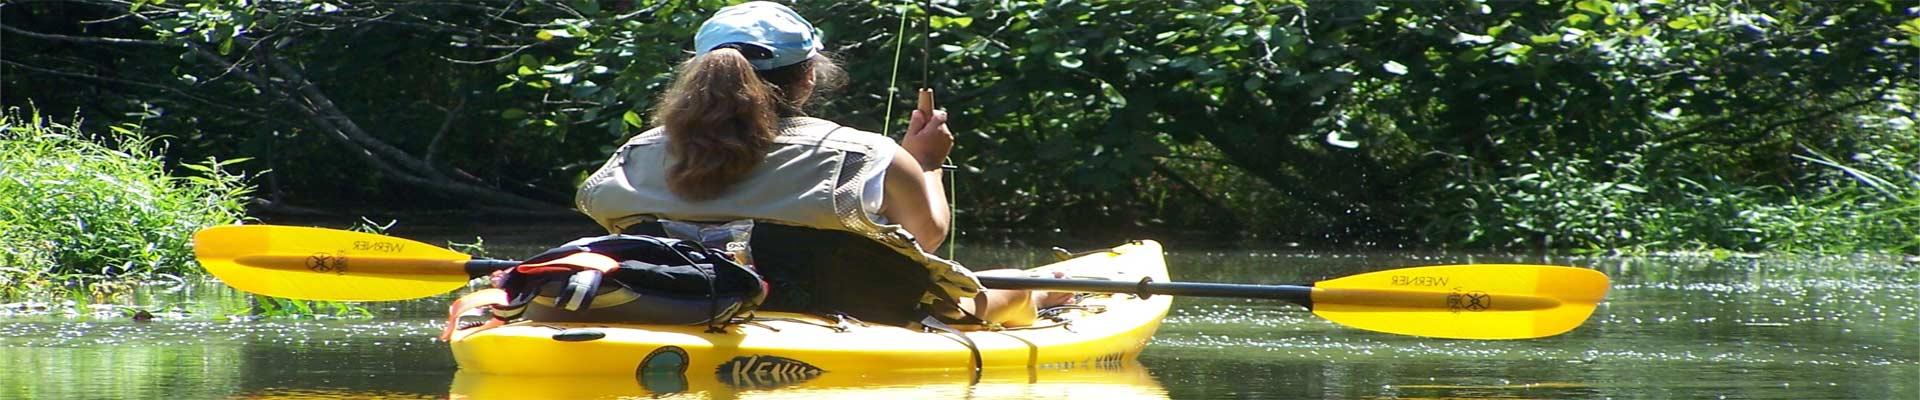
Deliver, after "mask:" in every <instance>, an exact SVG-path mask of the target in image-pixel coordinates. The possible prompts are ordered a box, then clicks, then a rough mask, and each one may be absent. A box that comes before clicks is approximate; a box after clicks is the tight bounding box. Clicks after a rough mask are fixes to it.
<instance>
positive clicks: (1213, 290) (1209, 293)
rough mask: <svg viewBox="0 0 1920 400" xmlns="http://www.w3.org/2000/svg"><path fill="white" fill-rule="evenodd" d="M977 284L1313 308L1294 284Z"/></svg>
mask: <svg viewBox="0 0 1920 400" xmlns="http://www.w3.org/2000/svg"><path fill="white" fill-rule="evenodd" d="M979 278H980V284H981V285H982V286H986V287H989V288H994V289H1029V290H1050V291H1061V292H1094V293H1124V294H1133V295H1137V296H1141V297H1146V296H1150V295H1156V294H1157V295H1168V296H1191V297H1231V298H1241V299H1268V300H1283V301H1287V302H1291V303H1294V304H1299V305H1302V306H1307V307H1308V308H1312V307H1313V288H1312V287H1308V286H1297V285H1246V284H1237V283H1195V282H1153V281H1149V280H1142V281H1135V282H1129V281H1110V280H1097V279H1055V278H1024V277H1011V276H981V277H979Z"/></svg>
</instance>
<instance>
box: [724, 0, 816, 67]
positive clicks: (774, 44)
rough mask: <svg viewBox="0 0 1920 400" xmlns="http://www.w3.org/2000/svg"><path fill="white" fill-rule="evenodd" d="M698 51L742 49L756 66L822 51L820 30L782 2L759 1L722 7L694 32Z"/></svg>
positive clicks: (773, 64)
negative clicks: (698, 30)
mask: <svg viewBox="0 0 1920 400" xmlns="http://www.w3.org/2000/svg"><path fill="white" fill-rule="evenodd" d="M693 47H694V52H695V54H707V52H710V51H713V49H717V48H733V49H738V50H739V51H740V54H742V55H746V56H747V61H748V62H750V63H752V64H753V69H755V70H761V71H765V70H769V69H774V68H780V67H785V66H788V65H793V64H796V63H799V62H801V61H806V60H808V59H812V58H813V57H814V56H817V55H820V50H821V49H823V48H824V47H822V46H821V45H820V30H818V29H814V27H813V24H812V23H809V22H807V19H806V18H801V17H800V14H799V13H796V12H793V9H791V8H787V6H784V5H780V4H779V3H773V2H766V1H755V2H749V3H741V4H736V5H732V6H728V7H726V8H722V9H720V12H716V13H713V17H712V18H707V22H704V23H701V24H700V32H699V33H695V34H694V35H693Z"/></svg>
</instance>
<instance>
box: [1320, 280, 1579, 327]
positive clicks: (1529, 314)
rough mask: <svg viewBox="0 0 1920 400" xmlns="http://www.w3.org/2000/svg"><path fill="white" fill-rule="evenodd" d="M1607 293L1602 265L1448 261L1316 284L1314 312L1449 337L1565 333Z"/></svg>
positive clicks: (1336, 319) (1348, 322) (1360, 324)
mask: <svg viewBox="0 0 1920 400" xmlns="http://www.w3.org/2000/svg"><path fill="white" fill-rule="evenodd" d="M1606 294H1607V276H1606V275H1605V274H1601V273H1600V272H1599V271H1594V270H1590V269H1583V268H1573V267H1557V266H1544V265H1504V264H1479V265H1447V266H1437V267H1417V268H1404V269H1395V270H1388V271H1379V272H1372V273H1366V274H1360V275H1354V276H1349V277H1344V278H1340V279H1334V280H1329V281H1324V282H1319V283H1315V284H1314V291H1313V313H1314V314H1318V315H1320V316H1321V317H1324V318H1326V319H1327V320H1330V321H1333V322H1336V323H1340V324H1343V325H1347V326H1352V327H1355V328H1360V329H1366V330H1372V331H1379V332H1387V333H1395V334H1402V335H1416V336H1429V337H1439V338H1451V339H1528V338H1538V337H1547V336H1553V335H1558V334H1561V333H1565V332H1567V331H1569V330H1573V328H1575V327H1578V326H1580V324H1581V323H1583V322H1585V321H1586V320H1587V317H1588V316H1589V315H1592V314H1593V309H1594V307H1595V306H1596V305H1598V304H1599V302H1600V299H1601V298H1602V297H1605V296H1606Z"/></svg>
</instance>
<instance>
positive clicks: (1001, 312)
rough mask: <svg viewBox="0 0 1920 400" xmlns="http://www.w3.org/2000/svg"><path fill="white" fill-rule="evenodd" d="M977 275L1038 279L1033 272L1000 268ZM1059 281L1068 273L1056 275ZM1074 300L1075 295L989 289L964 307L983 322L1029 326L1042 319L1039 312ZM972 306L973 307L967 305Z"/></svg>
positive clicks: (963, 305) (962, 305) (981, 292)
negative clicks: (1042, 308)
mask: <svg viewBox="0 0 1920 400" xmlns="http://www.w3.org/2000/svg"><path fill="white" fill-rule="evenodd" d="M975 274H977V275H986V276H1034V274H1033V273H1031V272H1028V271H1025V270H1019V269H996V270H987V271H980V272H977V273H975ZM1053 275H1054V277H1055V278H1059V277H1062V276H1063V275H1064V274H1061V273H1058V272H1055V273H1054V274H1053ZM1072 298H1073V294H1072V293H1065V292H1041V291H1033V290H1002V289H987V290H982V291H980V295H979V296H975V297H974V298H973V299H972V300H973V301H971V302H968V301H964V300H963V301H962V302H961V303H963V304H961V305H960V306H961V307H963V308H964V309H967V310H972V311H973V315H976V316H979V317H980V319H983V320H987V321H992V322H994V323H998V324H1000V325H1001V326H1009V327H1013V326H1028V325H1033V322H1034V320H1037V319H1039V315H1038V313H1037V311H1036V310H1037V309H1038V308H1041V307H1052V306H1057V305H1061V304H1065V303H1066V302H1068V301H1070V300H1071V299H1072ZM965 303H972V304H965Z"/></svg>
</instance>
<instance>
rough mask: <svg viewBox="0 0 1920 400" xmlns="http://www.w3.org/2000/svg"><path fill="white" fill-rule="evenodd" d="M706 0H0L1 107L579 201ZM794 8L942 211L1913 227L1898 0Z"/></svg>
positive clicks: (1332, 222)
mask: <svg viewBox="0 0 1920 400" xmlns="http://www.w3.org/2000/svg"><path fill="white" fill-rule="evenodd" d="M728 3H729V2H725V1H688V0H654V1H648V0H623V1H584V0H581V1H498V0H482V1H234V0H202V1H181V0H172V1H150V0H136V1H120V0H33V1H8V2H4V3H0V85H4V86H3V88H0V109H9V110H16V111H9V112H10V113H18V112H20V111H17V110H19V109H33V110H38V112H39V113H41V114H45V115H50V116H57V117H66V116H71V117H72V118H73V119H77V120H79V121H81V122H80V125H81V126H80V128H81V129H80V130H82V131H104V130H105V129H89V128H88V127H89V126H92V127H107V126H118V125H123V124H137V125H140V126H142V127H144V129H142V130H140V132H144V135H149V136H152V137H153V138H152V139H153V140H157V141H159V142H161V143H165V147H164V153H163V154H164V156H165V158H166V160H168V162H169V163H170V164H171V165H177V166H184V165H214V166H218V167H219V168H224V169H227V170H229V172H231V173H233V174H240V175H246V176H252V177H253V178H252V183H253V184H255V185H257V186H258V190H257V191H256V192H255V194H256V196H257V201H256V202H255V205H256V210H258V211H257V212H260V213H305V212H319V213H323V214H331V215H338V216H360V215H373V214H384V213H405V212H418V213H425V214H433V215H441V214H443V213H445V212H447V211H454V210H457V211H461V215H463V217H462V218H495V217H499V216H520V217H533V218H558V219H570V218H577V217H573V216H570V213H569V212H568V211H567V208H568V207H570V205H571V203H572V193H573V187H574V185H575V184H576V183H577V182H578V181H579V180H580V179H581V178H582V177H583V176H584V175H585V174H586V173H588V172H590V171H591V169H592V168H594V167H597V166H598V165H599V164H600V163H601V162H602V161H604V160H605V157H606V156H607V154H609V153H610V152H611V151H612V149H613V147H614V146H615V145H617V144H618V143H620V142H621V141H622V140H623V139H624V138H625V137H626V136H627V135H630V134H632V133H634V132H638V131H639V130H641V129H642V128H643V127H646V126H648V125H649V122H648V121H646V120H644V119H643V116H645V115H647V113H646V109H647V108H648V107H649V106H651V105H652V103H653V96H655V95H656V93H658V91H659V90H660V89H661V88H662V87H663V86H664V85H665V84H666V82H667V78H668V74H669V73H670V71H671V68H672V66H673V65H675V64H676V63H677V62H679V61H680V60H684V59H685V57H687V51H688V50H690V49H688V46H690V45H691V44H690V42H691V37H692V32H693V29H694V28H695V27H697V26H698V24H699V23H700V22H701V21H702V20H703V19H704V18H705V16H707V15H708V14H709V13H711V11H712V10H714V9H717V8H718V7H721V6H724V5H726V4H728ZM796 7H797V8H798V9H799V10H800V11H801V13H802V14H803V15H806V16H808V17H810V18H811V19H812V20H813V21H814V22H815V23H816V24H817V25H818V26H819V27H820V28H821V30H822V31H823V32H824V33H825V35H826V37H827V39H828V43H829V46H828V47H829V49H830V50H832V51H834V52H835V53H836V54H837V56H838V57H839V58H840V59H841V60H843V65H844V66H845V67H846V69H847V70H848V72H849V74H850V75H851V78H852V79H850V84H849V85H848V86H847V87H846V88H844V89H843V90H842V91H841V92H840V93H839V94H837V95H835V96H832V97H833V98H834V99H833V100H832V101H830V102H828V103H827V104H825V105H824V106H823V107H822V108H821V109H820V110H819V111H818V114H819V115H821V116H823V117H827V118H829V119H834V120H837V121H840V122H842V123H845V124H848V125H852V126H855V127H860V128H863V129H867V130H874V131H879V130H882V128H883V127H886V126H889V124H888V123H887V121H886V120H887V119H888V116H889V115H891V116H892V119H893V120H894V121H893V123H892V124H890V126H893V127H896V128H895V129H893V130H898V128H897V127H899V126H901V125H902V122H903V121H904V117H902V113H903V112H904V110H906V109H907V108H910V107H911V105H910V102H911V98H910V96H896V95H891V94H890V93H891V92H890V91H889V89H890V87H889V82H893V81H894V80H893V77H894V76H895V74H896V73H897V74H898V75H899V76H900V79H898V82H897V83H895V84H893V86H892V87H893V88H899V89H902V92H901V93H910V90H911V88H913V87H917V86H919V85H920V77H921V75H922V71H921V68H920V65H921V62H922V60H921V58H920V54H921V51H922V46H929V45H930V46H931V47H927V48H925V50H926V53H927V54H929V55H930V57H929V59H927V60H926V62H927V63H928V67H927V68H926V72H925V74H926V75H927V76H928V79H927V80H928V83H930V84H931V85H932V86H933V87H935V88H937V89H938V90H939V91H940V93H941V97H940V103H941V106H942V107H944V108H947V109H948V110H950V111H951V112H952V113H953V114H954V115H955V118H954V122H953V124H954V129H955V132H957V133H958V134H959V136H960V137H959V141H960V143H959V147H958V149H957V150H956V152H955V154H954V159H953V162H954V163H955V164H958V165H960V166H961V167H962V171H960V172H959V173H957V174H955V175H954V176H956V178H955V179H956V180H957V181H958V188H957V189H958V190H957V193H956V199H957V201H956V202H957V204H958V206H959V211H958V212H959V215H958V217H957V218H958V219H959V221H960V228H961V229H963V230H965V231H966V232H968V234H969V235H979V236H981V237H994V236H1011V235H1016V234H1022V233H1028V232H1042V233H1046V234H1055V235H1072V236H1079V237H1087V238H1120V237H1132V236H1140V235H1159V236H1178V237H1183V238H1200V239H1209V240H1229V241H1245V240H1251V241H1262V242H1298V243H1304V244H1307V245H1312V246H1414V247H1448V248H1510V249H1511V248H1522V249H1534V248H1547V249H1574V250H1612V249H1647V250H1667V249H1678V250H1697V249H1726V250H1742V251H1809V252H1852V251H1863V250H1888V251H1899V252H1906V253H1920V128H1916V127H1915V120H1916V119H1920V111H1916V110H1915V109H1914V107H1915V105H1916V104H1920V101H1916V100H1920V92H1916V90H1917V89H1920V87H1916V82H1920V79H1916V78H1917V77H1920V75H1917V74H1920V71H1916V63H1920V9H1917V8H1916V7H1920V6H1917V5H1916V3H1915V2H1913V1H1891V0H1871V1H1847V2H1829V1H1799V2H1795V1H1782V2H1724V1H1677V0H1674V1H1662V0H1647V1H1637V2H1635V1H1622V2H1613V1H1603V0H1584V1H1526V2H1518V1H1515V2H1509V1H1466V0H1455V1H1407V2H1391V1H1265V2H1258V1H1168V2H1159V1H1098V0H1096V1H1077V2H1046V1H1013V0H1008V1H991V2H988V1H937V2H934V4H933V6H932V7H930V8H928V7H924V5H923V4H918V2H893V1H831V2H829V1H819V2H798V3H797V4H796ZM922 29H925V32H926V33H925V34H926V37H925V39H926V41H925V43H927V44H922V43H923V42H922V41H921V40H922V33H921V32H922ZM896 54H899V56H898V58H896ZM896 59H898V60H899V61H898V62H897V63H896V62H895V60H896ZM889 111H891V114H889ZM896 134H897V133H896ZM101 140H110V139H101ZM239 159H244V160H245V161H241V162H231V160H239ZM208 160H227V161H208ZM183 169H184V168H183ZM434 218H438V217H434Z"/></svg>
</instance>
